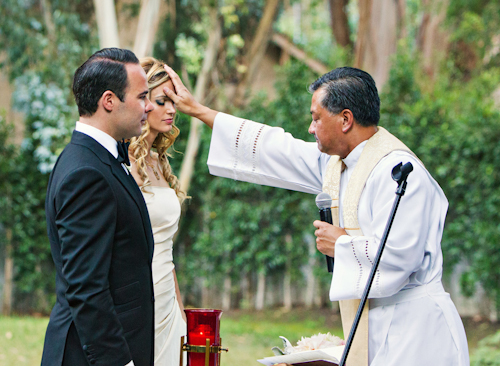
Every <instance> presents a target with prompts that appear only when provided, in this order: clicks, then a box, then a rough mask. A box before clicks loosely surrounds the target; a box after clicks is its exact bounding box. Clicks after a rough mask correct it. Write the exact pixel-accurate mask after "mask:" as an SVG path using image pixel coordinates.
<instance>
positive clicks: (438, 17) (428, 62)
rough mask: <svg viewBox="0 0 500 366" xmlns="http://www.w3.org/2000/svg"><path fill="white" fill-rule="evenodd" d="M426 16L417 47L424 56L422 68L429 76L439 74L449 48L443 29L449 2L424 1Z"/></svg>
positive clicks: (419, 33)
mask: <svg viewBox="0 0 500 366" xmlns="http://www.w3.org/2000/svg"><path fill="white" fill-rule="evenodd" d="M422 5H423V7H424V9H425V10H424V15H423V17H422V22H421V23H420V28H419V30H418V35H417V47H418V49H419V51H420V52H421V54H422V67H423V69H424V71H425V73H426V74H427V75H429V76H430V77H433V76H435V75H436V74H437V72H438V69H439V65H440V62H441V60H442V59H443V57H444V56H446V51H447V50H448V46H449V35H448V34H447V33H446V32H445V31H444V30H443V29H442V28H441V26H442V24H443V21H444V20H445V18H446V10H447V7H448V0H439V1H431V0H423V4H422Z"/></svg>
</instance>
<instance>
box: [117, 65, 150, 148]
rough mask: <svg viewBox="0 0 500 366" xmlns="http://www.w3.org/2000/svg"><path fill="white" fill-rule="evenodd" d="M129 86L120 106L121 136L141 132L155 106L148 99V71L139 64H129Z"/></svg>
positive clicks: (127, 68)
mask: <svg viewBox="0 0 500 366" xmlns="http://www.w3.org/2000/svg"><path fill="white" fill-rule="evenodd" d="M125 68H126V70H127V79H128V86H127V89H126V92H125V98H124V100H123V102H121V103H120V104H119V106H118V110H117V112H118V116H117V117H118V119H117V120H118V123H119V126H118V128H119V130H120V135H121V138H125V139H128V138H131V137H134V136H139V135H140V134H141V128H142V126H144V124H145V123H146V118H147V115H148V113H149V112H151V111H152V110H153V109H154V107H153V105H152V104H151V102H150V101H149V99H148V92H149V90H148V84H147V79H146V73H145V72H144V70H143V69H142V67H141V66H140V65H139V64H127V65H126V66H125Z"/></svg>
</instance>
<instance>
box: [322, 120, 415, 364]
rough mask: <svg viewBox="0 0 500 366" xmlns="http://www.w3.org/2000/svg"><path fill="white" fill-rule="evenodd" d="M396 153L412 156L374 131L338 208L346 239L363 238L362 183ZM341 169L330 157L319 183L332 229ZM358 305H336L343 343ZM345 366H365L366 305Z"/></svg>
mask: <svg viewBox="0 0 500 366" xmlns="http://www.w3.org/2000/svg"><path fill="white" fill-rule="evenodd" d="M396 150H403V151H407V152H409V153H411V154H413V153H412V152H411V150H410V149H408V147H406V145H405V144H403V143H402V142H401V141H399V140H398V139H397V138H396V137H395V136H393V135H392V134H390V133H389V132H388V131H387V130H386V129H384V128H382V127H378V131H377V132H376V133H375V134H374V135H373V136H372V137H371V138H370V139H368V142H367V143H366V145H365V147H364V148H363V152H362V153H361V156H360V158H359V161H358V162H357V164H356V167H355V168H354V171H353V173H352V175H351V178H350V179H349V183H348V184H347V189H346V191H345V195H344V202H343V204H342V213H343V219H344V229H345V231H346V232H347V234H348V235H350V236H361V235H363V232H362V230H361V228H360V227H359V223H358V204H359V199H360V197H361V193H363V189H364V187H365V184H366V181H367V179H368V177H369V176H370V174H371V172H372V170H373V168H375V166H376V165H377V164H378V162H379V161H380V160H381V159H382V158H383V157H385V156H386V155H387V154H389V153H390V152H392V151H396ZM413 155H414V154H413ZM342 165H343V162H342V160H341V159H340V158H339V156H332V157H331V158H330V161H329V162H328V165H327V167H326V174H325V179H324V182H323V191H324V192H326V193H328V194H329V195H330V196H331V197H332V220H333V225H336V226H339V204H340V202H339V193H340V175H341V173H342V170H343V169H342ZM359 303H360V300H359V299H353V300H341V301H340V302H339V304H340V315H341V317H342V328H343V330H344V338H346V340H347V337H348V336H349V333H350V330H351V326H352V323H353V321H354V318H355V316H356V312H357V309H358V306H359ZM346 364H347V365H348V366H368V302H367V303H366V304H365V307H364V308H363V313H362V316H361V319H360V322H359V325H358V329H357V330H356V336H355V337H354V340H353V343H352V346H351V349H350V351H349V357H348V362H347V363H346Z"/></svg>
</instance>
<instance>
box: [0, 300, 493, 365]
mask: <svg viewBox="0 0 500 366" xmlns="http://www.w3.org/2000/svg"><path fill="white" fill-rule="evenodd" d="M47 322H48V318H34V317H10V318H6V317H1V316H0V365H2V366H22V365H29V366H38V365H40V359H41V354H42V347H43V339H44V335H45V329H46V327H47ZM464 324H465V328H466V332H467V337H468V340H469V348H470V351H471V353H472V352H473V350H474V349H475V347H476V344H477V341H478V340H479V339H481V338H483V337H485V336H486V335H488V334H492V333H494V332H495V331H496V330H497V329H499V328H500V325H499V324H497V325H494V324H490V323H488V322H473V321H471V320H470V319H464ZM326 332H330V333H332V334H335V335H337V336H340V337H342V330H341V328H340V320H339V317H338V315H335V314H332V313H331V310H328V309H324V310H304V309H294V310H293V311H290V312H284V311H282V310H266V311H262V312H251V311H242V310H239V311H230V312H224V313H223V314H222V318H221V338H222V345H223V347H225V348H229V352H228V353H224V354H223V355H222V365H224V366H235V365H241V366H258V365H260V364H259V363H258V362H257V361H256V360H257V359H258V358H263V357H267V356H272V352H271V348H272V347H273V346H278V347H280V348H281V347H282V342H281V340H280V339H279V338H278V336H280V335H282V336H285V337H287V338H288V339H289V340H290V341H291V342H292V343H294V344H295V343H296V342H297V340H299V339H300V337H302V336H305V337H308V336H311V335H313V334H316V333H326Z"/></svg>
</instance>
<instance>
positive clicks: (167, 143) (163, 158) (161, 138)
mask: <svg viewBox="0 0 500 366" xmlns="http://www.w3.org/2000/svg"><path fill="white" fill-rule="evenodd" d="M140 63H141V66H142V68H143V69H144V71H145V72H146V76H147V80H148V89H149V94H148V98H149V99H150V100H151V91H152V90H153V89H154V88H156V87H157V86H159V85H161V84H163V83H164V82H166V81H168V80H170V77H169V76H168V74H167V72H166V71H165V69H164V68H163V65H164V63H163V62H162V61H159V60H157V59H155V58H153V57H145V58H142V59H140ZM179 132H180V131H179V129H178V128H177V126H175V124H174V125H172V129H171V130H170V131H169V132H166V133H159V134H158V136H157V137H156V139H155V140H154V141H153V146H152V148H154V149H156V152H157V153H158V162H159V165H160V168H161V171H162V173H163V176H164V177H165V180H166V181H167V182H168V185H169V186H170V187H171V188H173V189H174V190H175V193H176V195H177V197H178V198H179V200H180V201H181V203H182V201H184V199H186V193H185V192H183V191H182V190H181V189H180V185H179V180H178V179H177V177H176V176H175V175H174V174H173V173H172V167H171V166H170V163H169V161H168V158H169V157H170V156H171V155H170V154H169V153H168V149H169V148H170V147H172V146H173V145H174V142H175V139H176V138H177V136H179ZM149 133H150V128H149V123H148V122H147V121H146V123H145V125H144V127H143V128H142V132H141V135H140V136H139V137H133V138H132V139H131V141H130V147H129V153H130V155H131V156H132V157H133V158H134V160H135V163H136V166H137V172H138V173H139V176H140V177H141V180H142V182H143V183H142V186H141V190H142V191H144V192H146V189H145V188H146V187H147V186H149V185H151V180H150V179H149V176H148V172H147V165H146V157H147V155H148V146H147V143H146V136H148V135H149Z"/></svg>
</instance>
